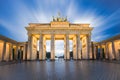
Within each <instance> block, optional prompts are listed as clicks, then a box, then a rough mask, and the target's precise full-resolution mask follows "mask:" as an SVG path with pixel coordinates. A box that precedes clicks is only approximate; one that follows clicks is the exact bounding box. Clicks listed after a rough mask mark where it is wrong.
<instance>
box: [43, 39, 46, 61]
mask: <svg viewBox="0 0 120 80" xmlns="http://www.w3.org/2000/svg"><path fill="white" fill-rule="evenodd" d="M43 60H46V38H45V37H44V38H43Z"/></svg>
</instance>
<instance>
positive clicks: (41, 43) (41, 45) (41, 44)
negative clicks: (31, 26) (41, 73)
mask: <svg viewBox="0 0 120 80" xmlns="http://www.w3.org/2000/svg"><path fill="white" fill-rule="evenodd" d="M39 59H40V60H43V35H42V34H40V39H39Z"/></svg>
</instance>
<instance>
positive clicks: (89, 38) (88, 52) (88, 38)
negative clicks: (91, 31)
mask: <svg viewBox="0 0 120 80" xmlns="http://www.w3.org/2000/svg"><path fill="white" fill-rule="evenodd" d="M86 41H87V43H86V44H87V46H86V50H87V59H89V57H90V42H91V35H87V36H86Z"/></svg>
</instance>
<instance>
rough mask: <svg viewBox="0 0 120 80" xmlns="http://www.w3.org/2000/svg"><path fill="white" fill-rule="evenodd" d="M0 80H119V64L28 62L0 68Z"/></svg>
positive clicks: (97, 62)
mask: <svg viewBox="0 0 120 80" xmlns="http://www.w3.org/2000/svg"><path fill="white" fill-rule="evenodd" d="M0 80H120V64H114V63H106V62H99V61H31V62H30V61H29V62H23V63H17V64H11V65H4V66H0Z"/></svg>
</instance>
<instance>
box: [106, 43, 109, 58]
mask: <svg viewBox="0 0 120 80" xmlns="http://www.w3.org/2000/svg"><path fill="white" fill-rule="evenodd" d="M105 58H106V59H109V52H108V45H107V43H106V44H105Z"/></svg>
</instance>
